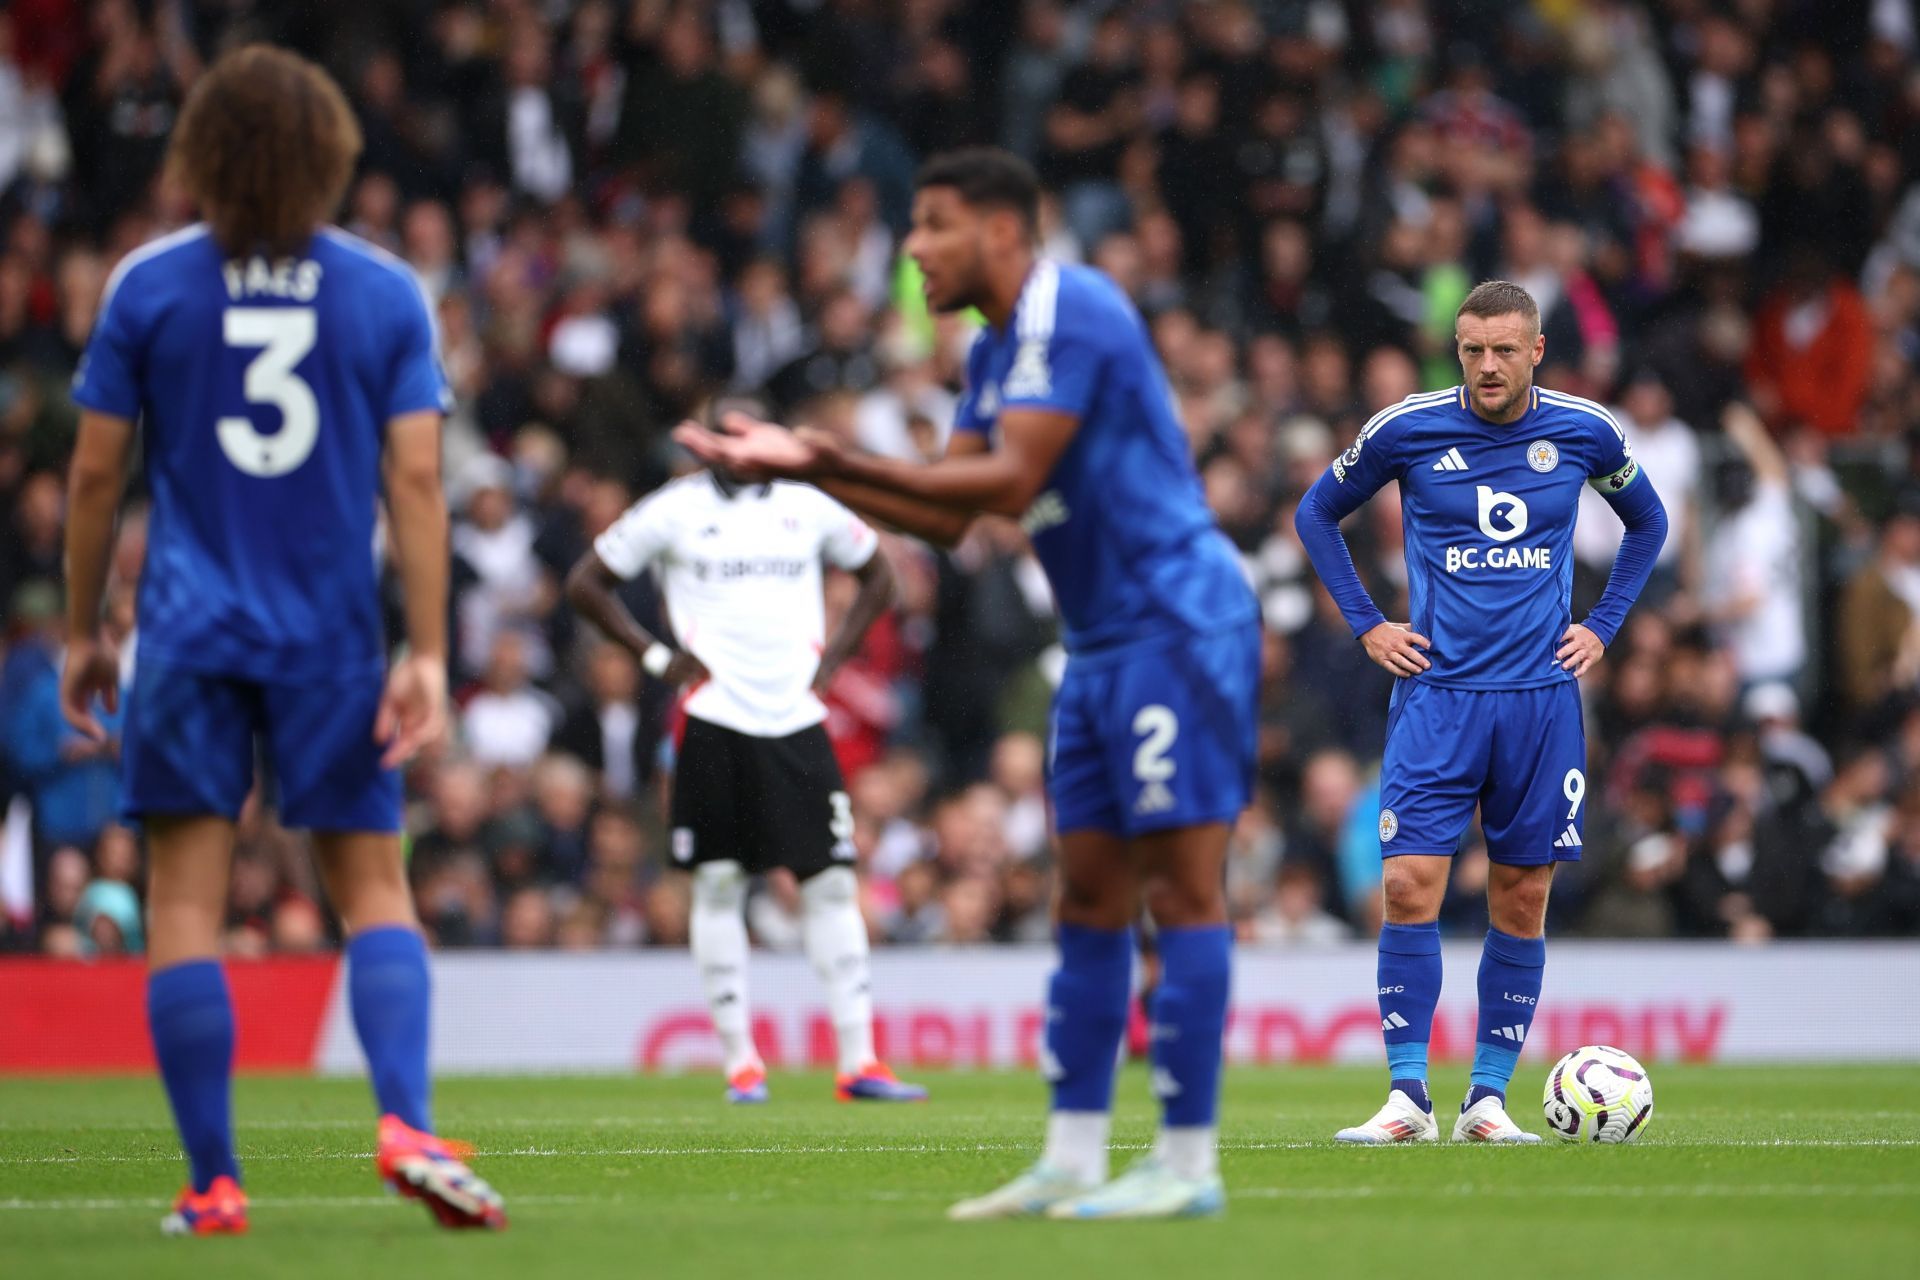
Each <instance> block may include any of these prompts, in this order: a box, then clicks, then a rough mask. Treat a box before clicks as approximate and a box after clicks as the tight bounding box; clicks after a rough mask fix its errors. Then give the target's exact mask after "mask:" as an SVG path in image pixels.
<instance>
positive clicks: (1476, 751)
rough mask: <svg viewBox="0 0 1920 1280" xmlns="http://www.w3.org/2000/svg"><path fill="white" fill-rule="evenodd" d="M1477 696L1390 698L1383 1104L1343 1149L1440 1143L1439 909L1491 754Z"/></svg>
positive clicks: (1428, 692)
mask: <svg viewBox="0 0 1920 1280" xmlns="http://www.w3.org/2000/svg"><path fill="white" fill-rule="evenodd" d="M1475 696H1476V695H1473V694H1465V693H1460V692H1458V691H1453V690H1446V689H1438V688H1434V687H1431V686H1428V685H1423V684H1419V683H1411V684H1403V685H1402V686H1401V688H1400V689H1399V690H1398V691H1397V697H1396V701H1395V705H1394V708H1393V715H1392V719H1391V720H1390V722H1389V724H1388V727H1387V749H1386V755H1385V758H1384V759H1383V760H1382V762H1381V766H1380V802H1381V808H1380V852H1381V856H1382V858H1383V861H1384V865H1383V866H1382V869H1381V895H1382V899H1383V910H1382V918H1383V921H1384V923H1382V925H1381V927H1380V939H1379V959H1378V962H1377V968H1376V970H1375V984H1374V985H1375V990H1376V995H1377V998H1378V1001H1379V1008H1380V1033H1381V1038H1382V1039H1383V1040H1384V1041H1385V1042H1386V1050H1387V1075H1388V1085H1387V1101H1386V1104H1385V1105H1384V1106H1382V1107H1381V1108H1380V1110H1379V1111H1378V1112H1376V1113H1375V1114H1374V1116H1373V1118H1372V1119H1370V1120H1368V1121H1367V1122H1366V1123H1364V1124H1360V1125H1355V1126H1354V1127H1352V1128H1350V1129H1342V1130H1340V1131H1339V1132H1338V1133H1336V1134H1335V1135H1334V1137H1335V1138H1337V1139H1338V1140H1339V1141H1341V1142H1353V1143H1362V1144H1374V1145H1378V1144H1386V1143H1395V1142H1430V1141H1433V1140H1434V1139H1435V1138H1437V1137H1438V1136H1439V1126H1438V1124H1437V1123H1436V1122H1435V1121H1434V1119H1433V1098H1432V1094H1431V1092H1430V1090H1429V1088H1428V1085H1427V1065H1428V1064H1427V1053H1428V1045H1429V1043H1430V1041H1431V1040H1432V1038H1433V1014H1434V1010H1435V1009H1436V1008H1437V1007H1438V1006H1439V1003H1440V984H1441V959H1440V904H1441V902H1442V900H1443V899H1444V898H1445V897H1446V891H1447V875H1448V872H1449V871H1450V869H1451V866H1452V858H1453V851H1454V848H1455V847H1456V846H1457V845H1458V844H1459V841H1460V836H1461V833H1462V832H1464V831H1465V830H1466V828H1467V824H1468V823H1469V822H1471V821H1472V819H1473V809H1474V804H1475V801H1476V799H1477V795H1478V792H1479V789H1480V782H1481V779H1482V777H1483V776H1484V774H1485V770H1486V761H1487V753H1488V751H1489V750H1490V747H1489V738H1488V734H1487V730H1486V727H1485V726H1484V725H1482V724H1479V723H1477V722H1476V716H1475V714H1474V712H1475V709H1476V705H1477V704H1476V703H1475V701H1474V698H1475Z"/></svg>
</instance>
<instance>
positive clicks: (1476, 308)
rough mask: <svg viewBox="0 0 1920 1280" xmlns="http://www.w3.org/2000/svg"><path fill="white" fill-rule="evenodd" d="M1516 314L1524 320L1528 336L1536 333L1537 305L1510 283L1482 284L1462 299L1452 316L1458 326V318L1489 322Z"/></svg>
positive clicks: (1521, 290)
mask: <svg viewBox="0 0 1920 1280" xmlns="http://www.w3.org/2000/svg"><path fill="white" fill-rule="evenodd" d="M1516 313H1517V314H1519V315H1522V316H1525V317H1526V319H1527V326H1528V328H1529V329H1531V330H1532V332H1534V333H1539V332H1540V304H1539V303H1537V302H1535V301H1534V300H1533V295H1532V294H1530V293H1528V292H1527V291H1526V290H1525V289H1522V288H1521V287H1520V286H1519V285H1517V284H1515V283H1514V282H1513V281H1511V280H1483V281H1481V282H1480V283H1479V284H1477V285H1475V286H1474V287H1473V292H1472V293H1469V294H1468V295H1467V296H1466V300H1465V301H1463V302H1462V303H1461V304H1460V309H1459V310H1458V311H1456V312H1454V313H1453V319H1454V323H1456V324H1458V323H1459V321H1460V317H1461V316H1478V317H1480V318H1481V319H1482V320H1491V319H1492V318H1493V317H1495V316H1510V315H1514V314H1516Z"/></svg>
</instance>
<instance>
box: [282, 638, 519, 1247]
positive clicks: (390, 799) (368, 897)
mask: <svg viewBox="0 0 1920 1280" xmlns="http://www.w3.org/2000/svg"><path fill="white" fill-rule="evenodd" d="M381 688H382V681H381V679H380V677H379V676H378V675H367V676H359V677H351V678H343V679H339V680H331V681H308V682H302V683H299V684H272V685H268V686H266V687H265V690H264V696H265V711H266V728H267V740H268V746H269V748H270V750H271V752H272V756H273V764H274V772H275V775H276V776H277V777H278V779H279V782H280V805H281V817H282V819H283V820H284V821H285V822H286V824H287V825H288V826H289V827H293V828H308V829H310V830H312V832H313V844H314V855H315V859H316V861H317V862H318V864H319V868H320V876H321V880H322V882H323V883H324V885H325V887H326V891H327V897H328V899H329V901H331V902H332V903H333V908H334V910H335V911H336V912H337V913H338V914H339V916H340V920H341V922H342V924H344V925H345V927H346V931H347V947H346V952H347V1003H348V1007H349V1010H350V1012H351V1013H352V1016H353V1027H354V1032H355V1034H356V1035H358V1037H359V1039H360V1049H361V1052H362V1053H363V1054H365V1055H366V1059H367V1074H368V1077H369V1079H370V1081H371V1083H372V1086H373V1094H374V1100H375V1103H376V1105H377V1107H378V1109H379V1113H380V1121H379V1126H378V1131H377V1145H376V1149H375V1153H374V1167H375V1169H376V1171H377V1172H378V1173H379V1175H380V1176H381V1178H382V1179H384V1180H385V1181H386V1182H387V1184H388V1185H389V1186H392V1187H393V1188H395V1189H396V1190H398V1191H400V1192H401V1193H402V1194H403V1195H406V1196H408V1197H409V1198H411V1199H416V1200H419V1201H421V1202H422V1203H424V1204H425V1205H426V1206H427V1209H428V1211H429V1212H431V1213H432V1214H433V1216H434V1219H435V1220H436V1221H437V1222H439V1223H440V1224H441V1225H442V1226H446V1227H487V1228H493V1229H496V1230H497V1229H500V1228H503V1227H505V1226H506V1225H507V1218H506V1210H505V1207H504V1204H503V1202H502V1200H501V1197H500V1195H499V1193H498V1192H496V1191H495V1190H494V1189H493V1188H492V1187H490V1186H488V1185H487V1183H486V1182H485V1181H483V1180H482V1179H481V1178H480V1177H479V1176H478V1175H477V1174H475V1173H474V1172H473V1171H472V1170H471V1169H469V1168H468V1167H467V1166H466V1164H465V1158H466V1157H467V1156H468V1155H470V1154H471V1148H470V1147H468V1146H467V1145H466V1144H464V1143H458V1142H451V1141H448V1140H446V1139H444V1138H439V1137H436V1136H435V1135H434V1133H433V1105H432V1104H433V1098H432V1077H431V1074H430V1067H429V1059H428V1035H429V1031H430V1029H431V1021H432V991H433V984H432V976H431V972H430V970H429V968H428V964H427V947H426V940H425V939H424V938H423V937H422V936H421V934H420V925H419V920H418V917H417V916H416V915H415V913H414V907H413V893H412V891H411V889H410V888H409V886H408V884H407V875H406V865H405V859H404V854H403V852H402V847H401V843H400V817H401V812H400V801H401V796H400V776H399V774H398V773H397V772H396V771H394V770H391V769H385V768H382V767H381V764H380V748H379V745H378V744H377V743H376V742H375V741H374V736H373V725H374V716H375V713H376V711H377V709H378V706H379V701H380V694H381Z"/></svg>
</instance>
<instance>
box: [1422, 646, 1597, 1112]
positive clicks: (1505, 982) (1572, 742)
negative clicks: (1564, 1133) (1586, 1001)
mask: <svg viewBox="0 0 1920 1280" xmlns="http://www.w3.org/2000/svg"><path fill="white" fill-rule="evenodd" d="M1492 696H1495V697H1497V698H1499V699H1500V701H1501V703H1502V704H1503V706H1502V712H1501V714H1500V715H1499V716H1498V718H1497V719H1498V723H1497V725H1496V728H1495V730H1494V763H1493V769H1492V771H1491V772H1490V774H1489V777H1488V780H1487V792H1486V795H1485V798H1484V799H1483V801H1482V816H1483V819H1484V826H1485V830H1486V835H1487V852H1488V856H1489V857H1490V858H1491V860H1492V862H1493V866H1492V869H1491V871H1490V872H1489V874H1488V879H1487V906H1488V914H1489V917H1490V924H1491V927H1490V928H1489V929H1488V930H1487V937H1486V941H1485V943H1484V944H1483V947H1482V950H1481V954H1480V977H1479V995H1480V1010H1479V1024H1478V1029H1477V1032H1476V1034H1475V1037H1474V1047H1473V1072H1472V1076H1471V1083H1470V1085H1469V1087H1468V1090H1467V1096H1466V1099H1465V1100H1464V1101H1463V1102H1462V1103H1461V1106H1460V1112H1461V1114H1460V1118H1459V1120H1458V1121H1456V1122H1455V1125H1454V1132H1453V1136H1454V1138H1455V1140H1456V1141H1475V1142H1538V1141H1539V1140H1540V1139H1539V1137H1538V1135H1536V1134H1532V1133H1528V1132H1526V1131H1525V1130H1523V1129H1521V1128H1520V1127H1519V1126H1518V1125H1516V1124H1515V1123H1514V1122H1513V1120H1512V1119H1511V1117H1509V1116H1508V1114H1507V1111H1506V1093H1507V1084H1508V1082H1509V1081H1510V1080H1512V1078H1513V1072H1514V1068H1515V1067H1516V1066H1517V1065H1518V1063H1519V1061H1520V1052H1521V1049H1522V1047H1523V1046H1524V1045H1525V1044H1526V1040H1527V1035H1528V1033H1529V1032H1530V1031H1531V1030H1532V1027H1533V1018H1534V1014H1535V1013H1536V1012H1537V1011H1538V1009H1539V1004H1540V991H1541V986H1542V979H1543V978H1544V976H1545V973H1546V963H1547V942H1546V922H1547V895H1548V892H1549V890H1550V889H1551V887H1552V884H1553V868H1554V864H1555V863H1556V862H1561V861H1569V860H1572V859H1577V858H1578V857H1579V856H1580V845H1581V839H1582V837H1581V831H1582V829H1583V823H1584V818H1585V802H1586V790H1587V787H1586V772H1585V769H1586V735H1585V733H1584V731H1583V729H1582V726H1581V722H1580V720H1581V716H1580V691H1579V687H1578V686H1577V685H1575V684H1574V683H1573V682H1572V681H1567V682H1566V683H1564V684H1558V685H1551V686H1549V687H1547V688H1544V689H1524V690H1516V691H1513V692H1510V693H1504V694H1497V695H1492Z"/></svg>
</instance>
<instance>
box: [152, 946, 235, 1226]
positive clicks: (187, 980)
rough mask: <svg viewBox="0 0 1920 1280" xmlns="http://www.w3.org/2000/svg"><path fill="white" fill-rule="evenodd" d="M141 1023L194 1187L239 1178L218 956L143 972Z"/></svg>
mask: <svg viewBox="0 0 1920 1280" xmlns="http://www.w3.org/2000/svg"><path fill="white" fill-rule="evenodd" d="M147 1026H148V1029H149V1030H150V1031H151V1033H152V1035H153V1054H154V1057H155V1058H157V1059H159V1062H160V1079H161V1080H162V1081H163V1082H164V1083H165V1085H166V1088H167V1101H168V1102H169V1103H170V1104H171V1105H172V1107H173V1123H174V1126H175V1127H176V1128H177V1129H179V1131H180V1145H181V1146H183V1147H185V1148H186V1152H187V1163H188V1165H189V1166H190V1168H191V1176H192V1178H193V1189H194V1190H195V1191H205V1190H206V1189H207V1188H208V1186H210V1185H211V1184H212V1182H213V1180H214V1179H215V1178H218V1177H221V1176H223V1175H224V1176H226V1177H230V1178H233V1179H234V1180H236V1181H238V1180H239V1177H240V1165H239V1162H238V1161H236V1160H235V1159H234V1154H233V999H232V997H231V996H230V995H229V994H228V993H227V975H226V971H225V970H223V969H222V968H221V967H220V962H219V961H218V960H189V961H187V962H186V963H184V964H176V965H171V966H169V967H167V968H165V969H160V970H157V971H156V972H153V973H150V974H148V975H147Z"/></svg>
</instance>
